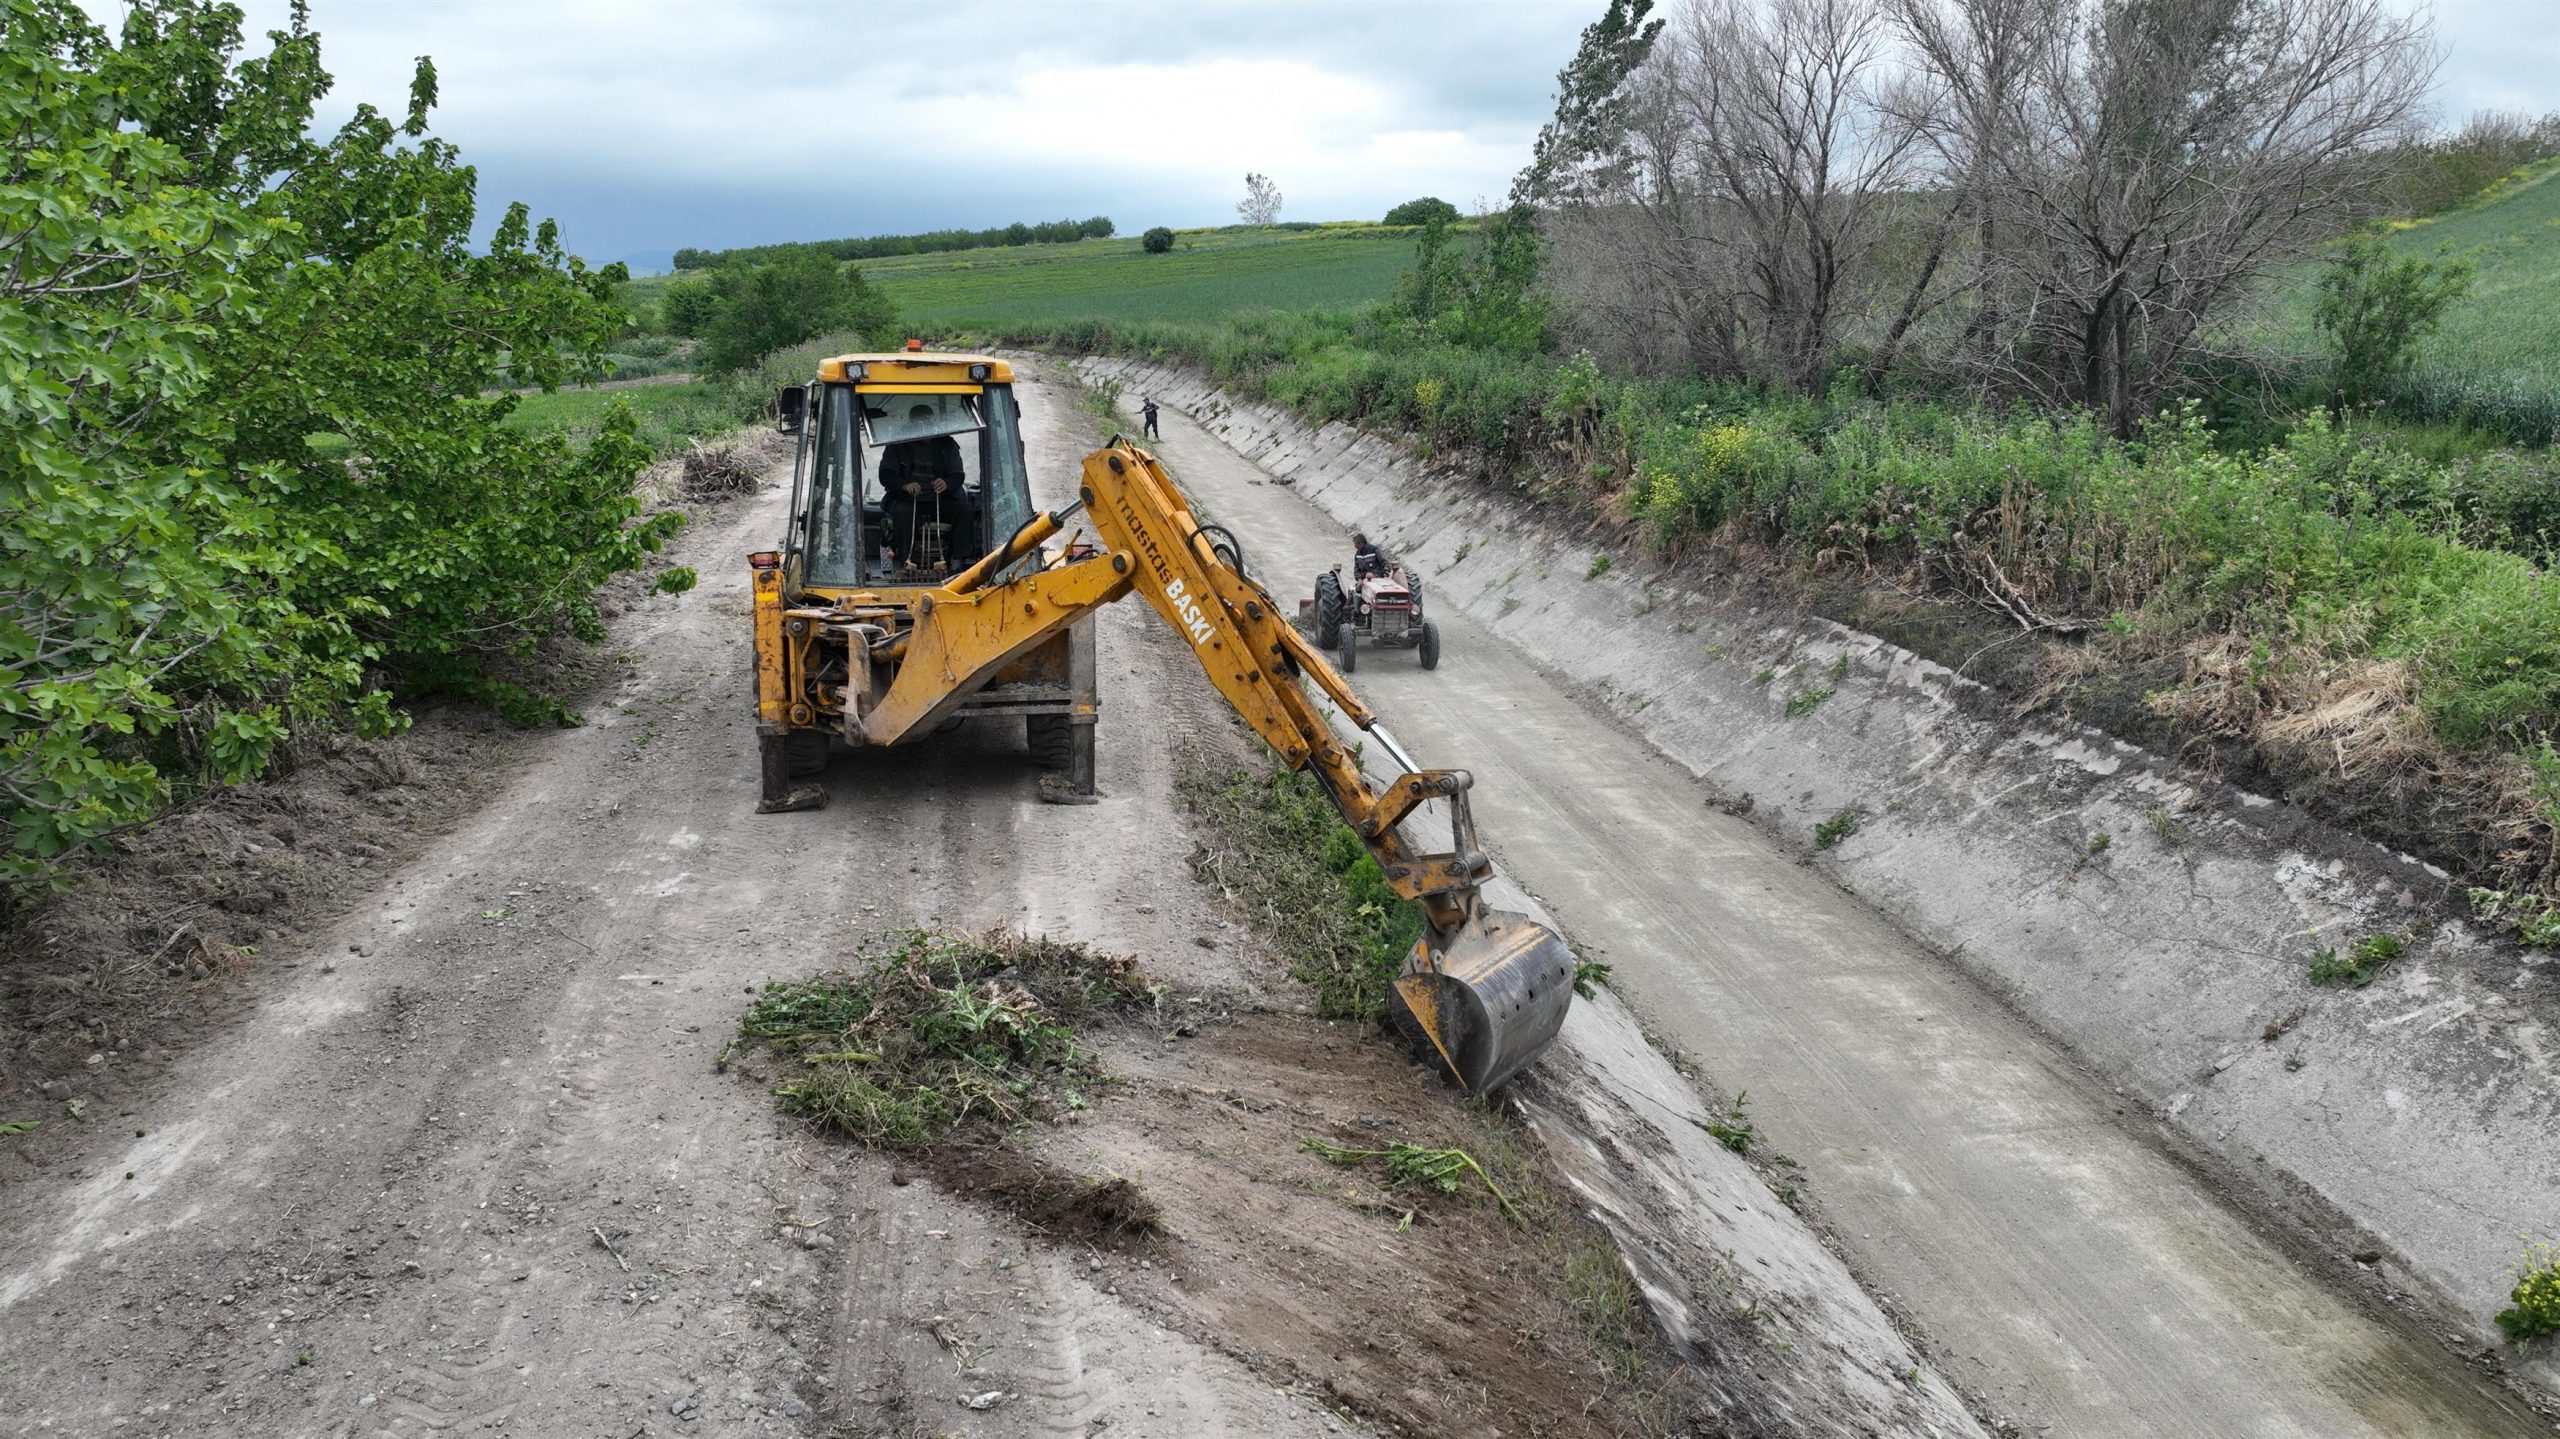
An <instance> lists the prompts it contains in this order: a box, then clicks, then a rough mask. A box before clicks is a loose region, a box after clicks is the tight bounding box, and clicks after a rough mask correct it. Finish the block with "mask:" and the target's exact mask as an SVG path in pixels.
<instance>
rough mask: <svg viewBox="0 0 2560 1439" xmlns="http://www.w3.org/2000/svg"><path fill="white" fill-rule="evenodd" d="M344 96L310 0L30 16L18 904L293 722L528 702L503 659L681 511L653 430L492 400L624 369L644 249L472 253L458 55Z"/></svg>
mask: <svg viewBox="0 0 2560 1439" xmlns="http://www.w3.org/2000/svg"><path fill="white" fill-rule="evenodd" d="M329 86H330V78H329V75H328V72H327V71H326V70H325V69H324V68H322V64H321V52H320V42H319V37H318V36H317V35H316V34H314V33H313V32H312V30H311V29H310V26H309V24H308V18H307V16H306V15H305V14H304V13H302V12H301V11H300V10H299V9H297V11H296V13H295V14H294V16H293V18H292V21H291V23H290V24H289V26H288V27H287V28H286V29H283V30H279V31H272V32H269V33H268V34H267V35H266V36H265V37H264V40H263V43H258V44H253V43H251V42H249V41H248V40H247V38H246V37H245V36H244V35H243V33H242V17H241V14H240V12H239V11H238V10H237V9H236V8H234V7H232V6H229V5H222V4H208V3H202V0H139V3H136V4H134V5H133V6H132V7H131V8H130V10H128V11H127V12H126V13H125V15H124V17H123V20H122V23H121V26H120V28H119V29H117V30H115V31H114V32H112V33H111V32H110V31H108V30H106V29H104V28H102V27H101V26H100V25H99V24H98V23H96V22H95V21H93V20H92V19H91V18H90V17H89V16H88V14H87V13H86V12H84V11H83V10H82V9H81V8H80V7H79V6H78V5H76V4H73V3H69V0H0V145H4V146H5V147H6V156H5V159H6V163H5V165H0V436H5V438H0V827H5V842H4V843H0V902H5V901H6V899H7V897H8V896H9V895H11V894H13V893H16V894H20V895H23V893H24V892H25V891H26V887H27V886H28V885H29V884H30V883H31V882H38V881H41V880H43V879H44V878H46V877H47V876H48V875H51V874H53V873H54V872H55V871H56V870H57V869H58V866H59V864H60V861H61V860H62V859H63V858H64V857H65V856H67V855H71V854H75V853H77V852H79V851H80V850H82V849H83V848H85V847H88V846H91V845H94V844H96V843H98V842H100V841H101V840H102V839H103V838H104V837H106V836H108V835H110V834H112V833H114V832H115V831H116V830H118V829H120V828H122V827H125V826H128V825H131V824H134V823H137V822H139V821H141V820H144V819H147V818H149V817H150V816H151V815H152V814H154V813H156V812H158V811H159V810H160V809H162V808H164V807H165V806H167V805H168V804H169V803H170V802H171V801H172V800H173V799H174V798H178V797H182V796H184V795H185V794H187V793H189V792H192V791H195V790H198V789H201V788H202V787H204V786H207V785H212V784H219V783H224V782H228V781H233V780H237V779H240V778H243V777H246V776H249V775H252V774H255V773H257V772H259V771H260V770H262V769H263V768H264V767H266V766H267V765H269V764H270V763H272V762H273V761H274V760H275V759H276V758H277V757H278V755H279V754H280V753H282V752H283V751H284V749H285V747H286V746H288V745H289V744H290V743H291V742H292V741H293V739H294V737H295V736H296V735H297V734H306V733H310V732H314V731H322V730H329V729H335V728H339V727H353V728H354V729H356V730H357V731H358V732H361V733H366V734H381V733H385V732H387V731H390V730H392V729H395V728H397V727H398V726H399V725H400V724H401V723H403V720H402V718H401V714H400V711H399V709H398V703H399V701H400V700H401V699H403V698H406V697H410V696H414V695H417V694H421V693H427V692H432V691H439V690H441V691H458V692H462V693H466V694H476V695H480V696H483V697H488V698H493V699H501V700H515V701H525V700H528V699H529V698H530V697H528V696H526V695H525V694H524V693H523V692H522V691H520V690H517V689H515V688H514V687H512V686H508V685H503V684H500V683H498V682H497V681H495V680H492V679H491V678H490V677H489V671H488V669H487V665H488V664H489V662H490V661H491V660H492V659H494V658H496V657H498V656H500V655H504V654H507V653H510V652H516V653H521V652H525V651H528V650H530V649H531V648H532V647H533V646H534V645H536V644H537V643H538V642H540V641H541V640H542V639H544V638H545V637H547V636H551V635H555V634H558V633H561V632H562V631H564V630H565V631H568V632H572V633H576V634H579V635H581V636H584V637H587V638H595V637H598V636H599V635H600V633H601V631H600V628H599V624H598V617H597V613H596V609H595V604H594V601H593V598H592V595H593V592H594V590H595V587H596V586H597V584H599V583H600V582H601V581H603V580H604V579H606V578H608V577H610V576H612V575H613V574H615V573H618V572H621V571H625V570H630V569H633V568H636V567H638V566H639V565H640V564H641V563H642V562H643V560H644V559H645V557H646V556H648V555H649V554H650V553H651V552H653V551H655V550H656V549H658V548H659V547H660V546H661V545H662V544H663V543H664V541H665V539H666V538H667V536H668V535H669V533H670V532H671V531H672V530H673V528H674V527H675V526H676V525H678V524H680V523H681V520H680V519H679V518H678V517H676V516H674V515H666V514H661V515H655V516H648V515H644V514H643V512H642V510H641V507H640V505H639V503H638V501H637V500H636V498H635V496H634V494H633V489H632V480H633V477H634V476H635V474H636V473H637V472H638V470H639V469H640V467H641V466H642V465H643V464H644V463H645V462H646V460H647V454H646V452H645V450H644V449H643V448H642V446H641V445H640V444H639V443H638V441H637V440H636V439H635V438H634V436H633V434H632V431H631V428H630V425H629V424H628V422H627V419H621V418H617V419H616V420H613V421H609V422H608V423H607V424H606V425H605V426H604V428H603V430H602V432H601V433H600V434H599V435H598V437H597V438H596V439H595V440H594V441H593V442H592V443H590V444H588V445H586V446H585V447H583V448H580V447H575V446H572V445H571V444H569V443H568V442H567V441H565V440H561V439H558V438H553V437H548V436H538V435H533V434H527V433H523V432H520V431H518V430H515V429H512V428H509V427H507V426H506V425H505V424H504V423H503V422H504V420H505V419H506V417H507V414H508V413H509V411H510V410H511V408H512V407H513V405H514V401H513V400H512V399H511V398H509V397H507V396H505V395H503V394H495V393H494V392H497V391H500V390H503V389H507V388H514V387H521V386H526V385H536V386H547V385H553V384H558V383H560V382H563V381H567V380H575V379H580V378H586V377H591V376H593V375H595V374H597V373H598V372H599V370H600V366H601V357H602V355H603V351H604V347H605V342H606V341H607V340H608V339H609V338H611V337H612V335H613V334H614V332H615V327H616V325H617V324H618V323H619V319H620V315H619V310H618V307H617V305H616V302H615V301H614V299H613V290H614V287H615V286H616V285H618V284H619V283H620V281H621V280H622V279H623V278H624V277H623V274H622V270H621V267H620V266H618V265H613V266H607V267H605V268H604V269H602V270H590V269H589V268H588V267H587V266H586V265H585V264H584V263H582V262H581V261H580V260H578V259H577V258H576V257H575V256H573V255H570V254H569V253H567V252H566V251H565V250H564V249H563V248H562V245H561V242H560V237H559V235H558V233H557V232H556V230H555V228H554V227H553V226H552V225H551V224H550V223H548V222H544V223H542V224H539V225H537V224H534V223H532V221H531V220H530V218H529V216H528V214H527V212H526V211H525V209H524V207H523V206H521V205H516V206H511V207H510V208H509V209H508V210H507V211H506V212H505V214H504V216H503V218H501V219H500V220H499V221H498V223H497V224H496V225H495V227H494V230H493V232H492V234H491V236H490V238H489V239H488V240H487V242H486V243H485V244H482V245H477V246H475V245H474V244H473V243H472V239H471V236H472V230H473V224H474V219H475V215H476V213H477V212H476V207H475V199H476V197H475V194H474V178H475V177H474V175H473V172H472V170H471V169H470V167H468V166H466V165H464V164H463V163H462V160H461V157H460V156H459V154H457V153H456V151H455V149H454V147H453V146H452V145H450V144H448V143H446V142H444V141H442V140H438V139H436V138H434V137H433V136H432V135H431V134H430V133H429V132H428V127H427V117H428V112H429V109H430V107H431V106H432V105H433V104H434V101H435V75H434V71H433V68H432V67H431V66H430V65H429V64H428V62H426V61H425V60H421V61H420V62H419V64H418V71H417V77H416V80H415V81H414V83H413V85H412V87H411V90H410V93H409V95H408V96H407V97H406V98H405V102H404V104H403V105H402V106H401V107H400V108H399V113H398V114H397V115H394V114H387V113H385V112H383V111H381V110H377V109H376V108H374V107H372V106H370V105H360V106H358V107H357V108H356V110H355V113H354V115H353V117H352V118H351V119H349V120H348V121H347V122H346V123H345V124H344V125H342V126H340V127H338V128H337V129H336V130H335V131H334V132H331V133H319V132H315V130H314V128H313V124H312V118H313V108H314V105H315V103H316V102H317V101H319V100H320V99H321V98H322V97H323V96H324V95H325V94H326V93H327V92H328V90H329ZM515 707H516V708H517V709H518V710H519V711H520V712H521V711H522V710H524V709H525V708H527V706H526V705H524V704H521V703H519V704H518V705H516V706H515ZM531 707H532V708H536V709H538V708H540V706H539V705H534V706H531Z"/></svg>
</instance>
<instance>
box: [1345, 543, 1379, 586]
mask: <svg viewBox="0 0 2560 1439" xmlns="http://www.w3.org/2000/svg"><path fill="white" fill-rule="evenodd" d="M1386 572H1387V555H1386V551H1384V550H1381V549H1379V548H1378V547H1377V546H1376V545H1373V544H1371V543H1369V537H1368V536H1367V535H1364V534H1359V533H1356V532H1355V533H1354V534H1353V535H1352V536H1351V581H1352V583H1354V584H1358V583H1359V582H1360V581H1362V580H1365V579H1367V578H1368V577H1369V576H1371V575H1383V574H1385V573H1386Z"/></svg>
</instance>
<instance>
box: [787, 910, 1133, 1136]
mask: <svg viewBox="0 0 2560 1439" xmlns="http://www.w3.org/2000/svg"><path fill="white" fill-rule="evenodd" d="M1155 997H1156V991H1154V990H1151V989H1150V988H1149V987H1148V986H1147V984H1146V982H1145V980H1144V979H1142V978H1141V977H1140V976H1139V974H1138V967H1137V962H1136V961H1135V960H1132V959H1130V958H1129V957H1127V956H1126V955H1113V954H1096V953H1094V952H1093V951H1092V950H1089V949H1087V948H1085V947H1084V946H1082V945H1078V944H1068V943H1063V942H1061V941H1057V940H1051V939H1043V938H1040V937H1037V936H1031V935H1020V934H1015V933H1013V932H1012V931H1010V930H1007V929H1002V928H998V929H992V930H988V931H987V932H985V933H983V934H976V935H955V934H947V933H943V932H940V931H930V930H910V931H908V932H906V933H904V934H900V935H895V936H891V937H889V938H888V939H887V940H885V941H883V942H878V943H875V944H874V945H873V946H870V947H866V948H865V950H864V951H863V952H862V954H861V955H860V956H859V957H857V958H856V960H855V961H854V963H853V965H852V966H851V967H850V968H847V969H844V970H838V971H832V972H830V973H827V974H822V975H819V976H817V977H815V978H813V979H804V980H785V981H779V982H776V983H771V984H767V985H766V986H765V987H764V994H763V997H762V998H760V999H758V1000H757V1001H756V1002H755V1004H754V1005H753V1006H752V1007H751V1008H749V1009H748V1010H747V1013H746V1017H745V1018H744V1019H742V1020H740V1021H739V1024H738V1034H739V1037H740V1038H741V1039H742V1040H745V1041H747V1042H749V1043H753V1044H760V1045H762V1046H764V1047H765V1048H766V1049H767V1050H769V1051H770V1052H771V1053H772V1054H773V1055H774V1056H775V1057H776V1058H777V1059H779V1060H781V1061H783V1062H784V1064H785V1065H786V1067H787V1070H788V1072H789V1075H790V1077H788V1078H786V1079H785V1080H784V1081H783V1082H782V1083H780V1084H777V1085H775V1086H774V1090H773V1093H774V1097H775V1098H776V1099H777V1100H779V1101H780V1102H781V1104H782V1107H783V1108H784V1109H786V1110H789V1111H791V1112H792V1113H795V1114H799V1115H802V1116H804V1117H806V1118H808V1119H809V1120H811V1121H812V1122H814V1123H816V1124H817V1125H818V1126H819V1127H820V1128H822V1129H826V1130H828V1131H830V1132H832V1133H835V1134H839V1135H842V1136H844V1137H845V1138H848V1139H851V1140H853V1141H855V1142H856V1143H859V1144H864V1145H868V1146H870V1147H872V1148H875V1149H898V1150H911V1149H920V1148H922V1147H924V1146H926V1145H929V1144H933V1143H936V1142H941V1141H945V1140H952V1139H957V1140H961V1141H981V1142H983V1141H986V1140H991V1139H993V1138H996V1137H999V1136H1000V1135H1001V1134H1002V1132H1003V1131H1004V1130H1006V1129H1008V1128H1010V1127H1012V1126H1014V1125H1017V1124H1020V1123H1023V1122H1025V1121H1028V1120H1033V1119H1040V1118H1045V1117H1048V1116H1049V1115H1052V1114H1054V1113H1055V1112H1056V1111H1057V1109H1058V1108H1059V1107H1060V1106H1061V1105H1064V1106H1066V1107H1070V1108H1072V1107H1080V1106H1081V1105H1082V1104H1083V1102H1084V1101H1083V1098H1082V1096H1081V1094H1080V1093H1078V1086H1080V1085H1089V1084H1093V1083H1096V1082H1099V1081H1100V1080H1101V1078H1102V1072H1101V1070H1100V1068H1099V1067H1098V1066H1097V1065H1096V1064H1095V1063H1094V1059H1093V1054H1092V1052H1091V1051H1090V1050H1088V1049H1086V1048H1085V1047H1084V1046H1083V1045H1082V1044H1079V1043H1078V1042H1077V1041H1076V1034H1075V1028H1074V1026H1075V1024H1076V1023H1077V1022H1079V1021H1081V1020H1084V1019H1087V1018H1089V1017H1092V1016H1094V1015H1098V1014H1102V1013H1105V1012H1108V1011H1112V1010H1127V1009H1134V1008H1138V1007H1141V1006H1144V1005H1149V1004H1152V1003H1153V1002H1154V1000H1155Z"/></svg>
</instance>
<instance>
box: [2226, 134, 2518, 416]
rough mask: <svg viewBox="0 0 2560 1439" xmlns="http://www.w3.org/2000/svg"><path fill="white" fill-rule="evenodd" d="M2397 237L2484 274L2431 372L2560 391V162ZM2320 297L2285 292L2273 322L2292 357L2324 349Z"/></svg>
mask: <svg viewBox="0 0 2560 1439" xmlns="http://www.w3.org/2000/svg"><path fill="white" fill-rule="evenodd" d="M2390 240H2391V245H2392V248H2393V249H2395V250H2397V251H2399V252H2400V253H2401V254H2403V255H2417V256H2421V257H2423V258H2426V259H2431V260H2433V259H2447V258H2455V257H2459V258H2465V259H2468V260H2470V261H2471V262H2472V264H2473V265H2474V266H2475V267H2476V274H2475V276H2474V278H2473V280H2472V282H2471V293H2470V294H2469V295H2468V296H2466V297H2465V298H2464V299H2463V301H2462V303H2461V304H2459V305H2456V306H2455V307H2454V308H2453V310H2452V311H2451V312H2450V313H2448V314H2447V315H2446V316H2445V322H2444V327H2443V328H2442V329H2440V330H2438V331H2437V332H2436V334H2435V336H2434V337H2433V338H2432V339H2430V340H2429V341H2428V342H2427V345H2426V348H2425V349H2424V350H2422V351H2421V352H2420V353H2419V357H2418V361H2419V364H2420V365H2421V366H2422V367H2423V368H2424V369H2426V370H2428V371H2431V372H2434V373H2436V374H2439V375H2445V376H2468V377H2474V378H2477V379H2481V380H2487V381H2495V382H2499V383H2502V384H2512V385H2519V386H2525V387H2530V388H2536V389H2544V388H2553V389H2560V160H2546V161H2544V162H2542V163H2541V164H2538V165H2532V166H2528V167H2526V168H2525V169H2523V170H2519V171H2517V172H2516V173H2515V174H2513V175H2510V176H2508V177H2507V178H2506V179H2504V180H2501V181H2499V182H2498V183H2497V184H2495V185H2492V186H2490V187H2489V188H2488V189H2487V190H2485V191H2483V192H2482V193H2481V194H2480V196H2479V197H2478V198H2477V199H2474V200H2472V201H2471V202H2470V203H2468V204H2465V205H2460V206H2456V207H2455V208H2453V209H2451V210H2447V211H2445V212H2444V213H2442V214H2439V215H2434V216H2430V217H2428V218H2427V219H2423V220H2403V221H2398V222H2395V223H2394V224H2393V226H2392V228H2391V230H2390ZM2308 278H2309V277H2308V276H2306V277H2305V279H2306V280H2307V279H2308ZM2316 299H2317V293H2316V291H2315V290H2314V288H2313V286H2312V285H2310V284H2308V283H2297V284H2292V285H2289V286H2287V287H2286V290H2285V293H2284V294H2283V295H2282V296H2281V298H2280V299H2279V301H2278V303H2277V305H2276V308H2275V313H2274V315H2273V317H2272V318H2273V324H2274V329H2275V332H2276V334H2277V335H2278V336H2279V337H2280V341H2281V343H2282V345H2283V347H2284V348H2285V349H2286V350H2288V351H2292V352H2294V353H2309V352H2310V351H2311V350H2313V349H2314V348H2315V347H2316V346H2317V343H2318V337H2317V330H2316V327H2315V326H2314V325H2313V323H2312V307H2313V305H2314V303H2315V301H2316Z"/></svg>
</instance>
